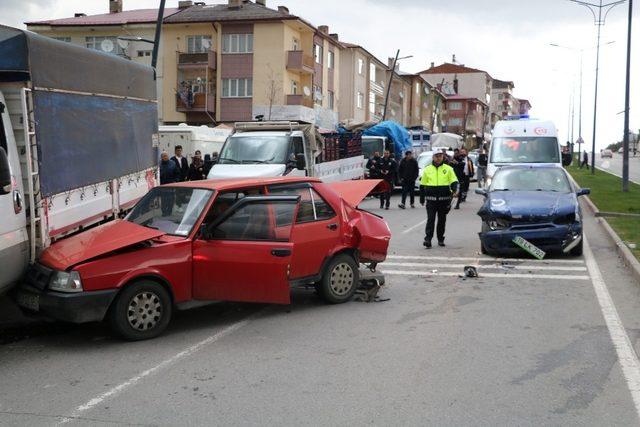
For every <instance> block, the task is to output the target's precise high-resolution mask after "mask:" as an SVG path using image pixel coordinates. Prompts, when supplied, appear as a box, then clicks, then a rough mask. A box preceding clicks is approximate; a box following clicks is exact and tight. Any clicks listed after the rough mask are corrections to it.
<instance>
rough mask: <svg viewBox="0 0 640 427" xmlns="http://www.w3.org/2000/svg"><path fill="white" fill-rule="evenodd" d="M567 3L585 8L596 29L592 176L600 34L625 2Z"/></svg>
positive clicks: (594, 169) (594, 171)
mask: <svg viewBox="0 0 640 427" xmlns="http://www.w3.org/2000/svg"><path fill="white" fill-rule="evenodd" d="M569 1H570V2H573V3H577V4H579V5H582V6H585V7H586V8H587V9H589V11H591V13H592V14H593V18H594V22H595V25H596V26H597V27H598V36H597V43H596V84H595V91H594V96H593V140H592V141H591V151H592V152H591V174H592V175H593V174H595V173H596V166H595V163H596V128H597V120H598V77H599V76H598V71H599V69H600V34H601V31H602V26H603V25H604V24H605V20H606V19H607V15H608V14H609V12H610V11H611V9H613V8H614V7H616V6H617V5H619V4H622V3H624V2H625V1H626V0H618V1H614V2H611V3H606V4H603V3H602V0H599V2H598V3H588V2H586V1H580V0H569ZM603 12H604V16H603Z"/></svg>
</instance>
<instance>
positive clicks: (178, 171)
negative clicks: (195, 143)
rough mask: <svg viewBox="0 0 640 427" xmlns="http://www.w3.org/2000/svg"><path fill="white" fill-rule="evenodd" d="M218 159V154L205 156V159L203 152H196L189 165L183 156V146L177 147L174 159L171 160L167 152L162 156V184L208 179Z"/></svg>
mask: <svg viewBox="0 0 640 427" xmlns="http://www.w3.org/2000/svg"><path fill="white" fill-rule="evenodd" d="M217 159H218V153H213V154H212V155H209V154H205V155H204V159H203V158H202V152H201V151H200V150H196V152H195V154H194V156H193V157H192V158H191V164H189V161H188V160H187V158H186V157H184V156H183V155H182V146H181V145H176V147H175V154H174V156H173V157H171V158H169V153H167V152H166V151H163V152H162V154H161V155H160V184H169V183H172V182H182V181H199V180H202V179H206V178H207V175H208V174H209V170H211V167H213V165H214V164H215V163H216V161H217Z"/></svg>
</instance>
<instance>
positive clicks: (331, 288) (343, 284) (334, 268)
mask: <svg viewBox="0 0 640 427" xmlns="http://www.w3.org/2000/svg"><path fill="white" fill-rule="evenodd" d="M359 280H360V279H359V275H358V264H357V263H356V261H355V260H354V259H353V257H352V256H350V255H347V254H340V255H337V256H335V257H334V258H333V259H332V260H331V261H330V262H329V264H328V265H327V267H326V268H325V271H324V275H323V276H322V282H321V283H320V295H321V296H322V298H323V299H324V300H325V301H327V302H328V303H331V304H340V303H343V302H347V301H349V300H350V299H351V298H352V297H353V294H354V293H355V292H356V289H357V287H358V283H359Z"/></svg>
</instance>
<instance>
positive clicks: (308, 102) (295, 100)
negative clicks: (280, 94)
mask: <svg viewBox="0 0 640 427" xmlns="http://www.w3.org/2000/svg"><path fill="white" fill-rule="evenodd" d="M287 105H301V106H303V107H308V108H313V99H311V97H310V96H304V95H287Z"/></svg>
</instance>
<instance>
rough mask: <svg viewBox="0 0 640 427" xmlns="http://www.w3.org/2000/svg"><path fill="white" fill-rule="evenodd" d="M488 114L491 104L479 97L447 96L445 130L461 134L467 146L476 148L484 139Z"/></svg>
mask: <svg viewBox="0 0 640 427" xmlns="http://www.w3.org/2000/svg"><path fill="white" fill-rule="evenodd" d="M488 114H489V105H487V104H486V103H485V102H483V101H481V100H479V99H478V98H472V97H467V96H462V95H450V96H447V99H446V113H445V119H444V121H445V127H444V130H445V131H446V132H449V133H455V134H458V135H461V136H462V137H464V140H465V146H467V147H468V148H475V147H477V146H478V145H479V143H480V142H481V141H482V140H483V139H484V136H485V123H486V121H487V117H488Z"/></svg>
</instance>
